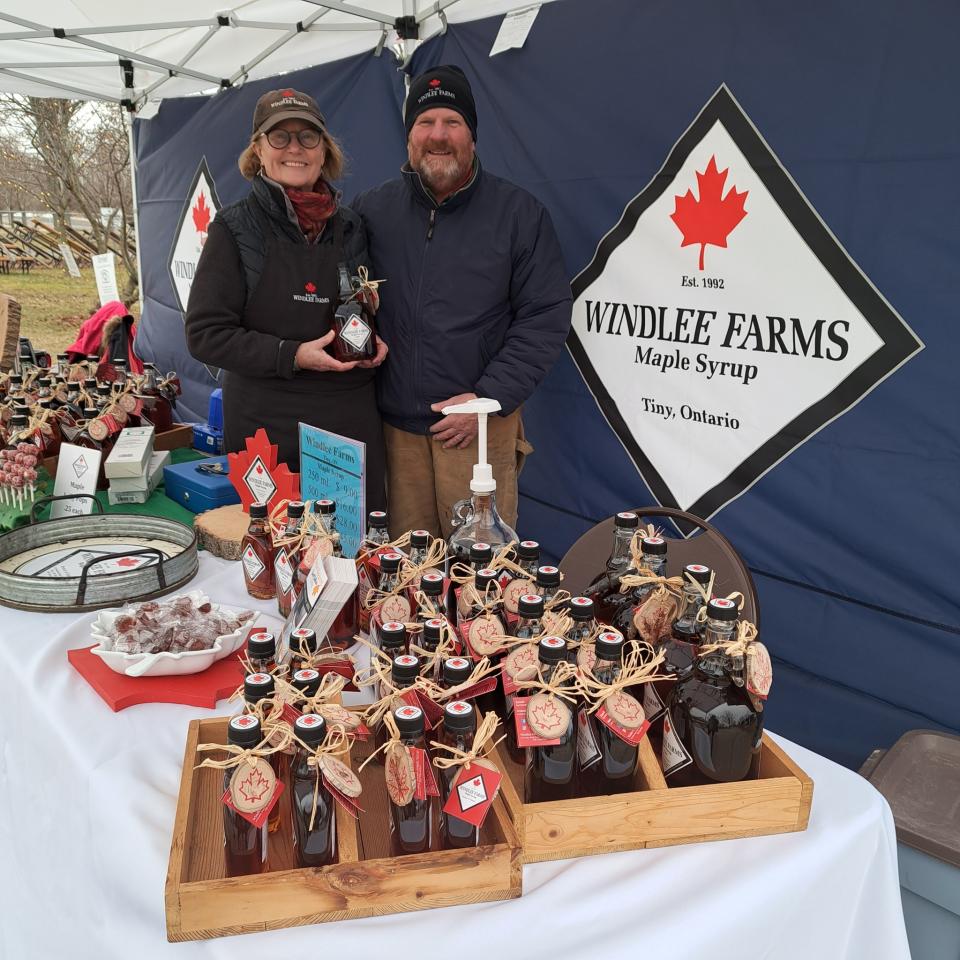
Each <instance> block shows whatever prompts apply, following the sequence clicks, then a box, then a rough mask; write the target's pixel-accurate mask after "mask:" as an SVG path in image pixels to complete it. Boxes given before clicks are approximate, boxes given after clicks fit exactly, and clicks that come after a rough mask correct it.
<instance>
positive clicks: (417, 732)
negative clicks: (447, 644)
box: [390, 657, 433, 857]
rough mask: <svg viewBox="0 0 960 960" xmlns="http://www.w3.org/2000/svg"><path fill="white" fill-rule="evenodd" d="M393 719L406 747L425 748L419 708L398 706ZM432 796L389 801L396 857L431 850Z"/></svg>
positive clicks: (393, 851) (391, 830)
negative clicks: (405, 801) (398, 803)
mask: <svg viewBox="0 0 960 960" xmlns="http://www.w3.org/2000/svg"><path fill="white" fill-rule="evenodd" d="M413 659H416V657H414V658H413ZM393 719H394V720H395V721H396V724H397V729H398V730H399V731H400V742H401V743H402V744H403V745H404V746H405V747H416V748H418V749H420V750H424V749H426V743H425V742H424V729H425V724H424V717H423V711H422V710H421V709H420V708H419V707H413V706H409V705H405V706H402V707H397V709H396V710H394V711H393ZM428 760H429V758H428ZM432 799H433V798H432V797H426V798H425V799H423V800H418V799H417V798H416V797H414V798H413V799H412V800H411V801H410V802H409V803H406V804H404V805H403V806H397V804H395V803H394V802H393V801H392V800H391V801H390V847H391V852H392V855H393V856H395V857H402V856H404V855H405V854H408V853H426V852H427V851H428V850H429V849H430V847H431V845H432V840H433V803H432Z"/></svg>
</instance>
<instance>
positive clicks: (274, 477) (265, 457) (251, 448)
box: [227, 427, 300, 513]
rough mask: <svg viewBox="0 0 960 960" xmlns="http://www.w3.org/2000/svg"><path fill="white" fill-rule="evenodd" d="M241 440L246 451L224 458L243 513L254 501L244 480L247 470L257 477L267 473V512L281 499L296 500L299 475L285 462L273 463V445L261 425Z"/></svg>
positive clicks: (251, 491)
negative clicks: (270, 490)
mask: <svg viewBox="0 0 960 960" xmlns="http://www.w3.org/2000/svg"><path fill="white" fill-rule="evenodd" d="M245 442H246V450H241V451H240V452H239V453H228V454H227V461H228V463H229V464H230V474H229V476H230V482H231V483H232V484H233V486H234V489H235V490H236V491H237V493H239V494H240V503H241V504H242V505H243V511H244V513H249V512H250V504H252V503H256V502H258V501H257V499H256V497H255V496H254V492H253V490H251V488H250V484H249V483H248V482H247V481H246V479H245V477H246V476H247V474H248V473H249V474H251V475H254V474H256V475H257V476H263V475H264V474H266V473H269V474H270V481H272V484H273V487H274V490H273V492H272V493H271V494H270V497H269V499H268V500H267V510H268V511H270V512H272V511H273V509H274V507H275V506H276V505H277V504H278V503H279V502H280V501H281V500H299V499H300V474H299V473H293V472H291V470H290V468H289V467H288V466H287V465H286V464H285V463H281V464H279V465H277V445H276V444H273V443H270V438H269V437H268V436H267V431H266V430H264V429H263V427H261V428H260V429H259V430H258V431H257V432H256V433H255V434H254V435H253V436H252V437H247V439H246V441H245ZM257 458H259V460H260V462H259V463H256V461H257ZM255 463H256V466H255V467H254V464H255ZM261 464H262V466H261ZM251 468H253V469H251ZM269 485H270V482H269V481H268V482H267V487H266V489H269Z"/></svg>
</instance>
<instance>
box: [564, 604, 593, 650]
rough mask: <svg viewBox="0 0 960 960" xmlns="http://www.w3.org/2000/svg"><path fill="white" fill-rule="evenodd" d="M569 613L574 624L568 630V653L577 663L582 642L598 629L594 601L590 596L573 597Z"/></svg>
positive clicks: (569, 605)
mask: <svg viewBox="0 0 960 960" xmlns="http://www.w3.org/2000/svg"><path fill="white" fill-rule="evenodd" d="M567 613H568V614H569V616H570V619H571V620H573V626H572V627H571V628H570V629H569V630H568V631H567V654H568V657H569V659H570V661H571V662H572V663H576V662H577V650H578V649H579V648H580V644H581V643H583V642H584V641H585V640H586V639H587V638H588V637H592V636H593V635H594V633H596V631H597V618H596V616H595V615H594V603H593V601H592V600H591V599H590V598H589V597H571V598H570V603H569V604H568V605H567Z"/></svg>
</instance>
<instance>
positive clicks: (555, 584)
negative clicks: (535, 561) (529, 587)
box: [536, 565, 560, 604]
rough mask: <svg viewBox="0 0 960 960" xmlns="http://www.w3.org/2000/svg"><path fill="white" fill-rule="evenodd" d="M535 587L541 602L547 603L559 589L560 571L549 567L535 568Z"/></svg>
mask: <svg viewBox="0 0 960 960" xmlns="http://www.w3.org/2000/svg"><path fill="white" fill-rule="evenodd" d="M536 585H537V593H539V594H540V596H541V597H543V602H544V603H545V604H547V603H549V602H550V601H551V600H552V599H553V598H554V597H555V596H556V594H557V591H558V590H559V589H560V570H559V569H558V568H557V567H553V566H550V565H547V566H545V567H537V579H536Z"/></svg>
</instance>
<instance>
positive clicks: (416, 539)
mask: <svg viewBox="0 0 960 960" xmlns="http://www.w3.org/2000/svg"><path fill="white" fill-rule="evenodd" d="M429 549H430V531H429V530H411V531H410V560H411V562H412V563H418V564H419V563H423V561H424V560H426V559H427V551H428V550H429Z"/></svg>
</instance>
